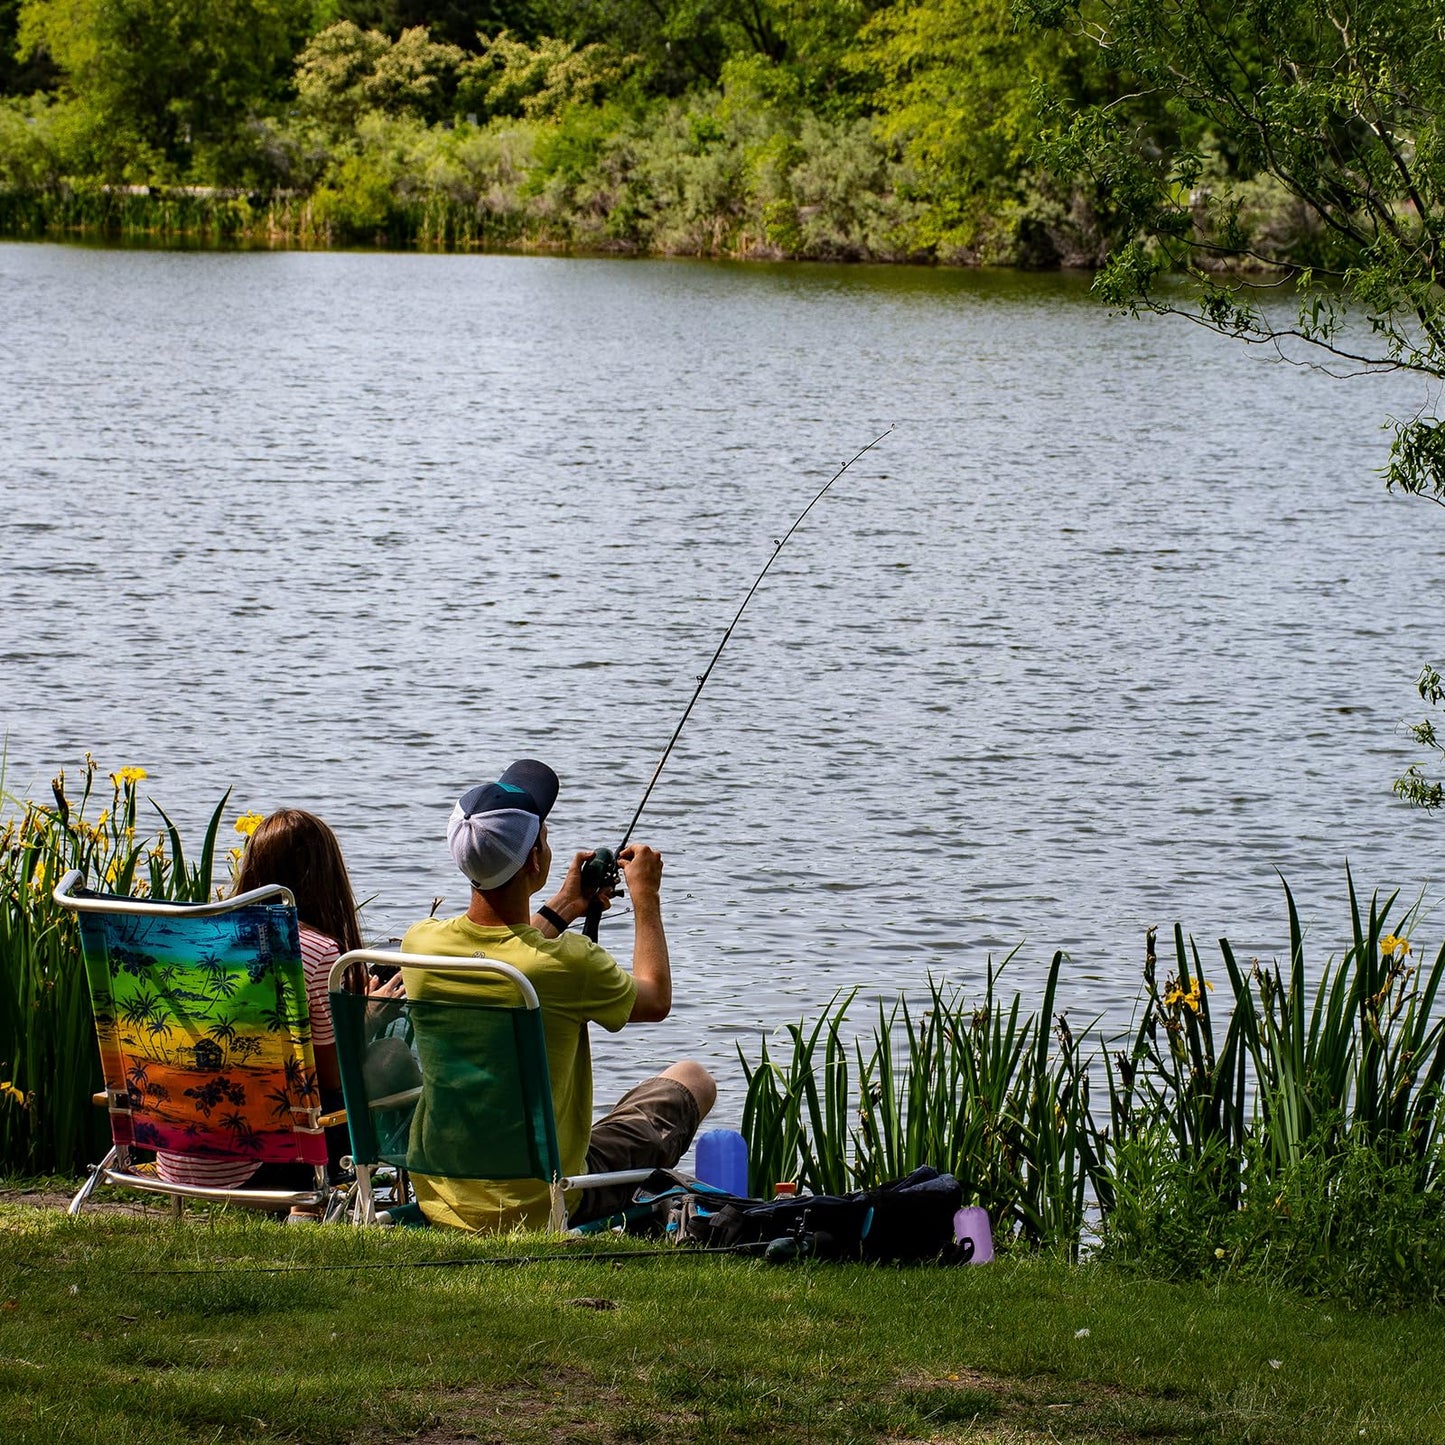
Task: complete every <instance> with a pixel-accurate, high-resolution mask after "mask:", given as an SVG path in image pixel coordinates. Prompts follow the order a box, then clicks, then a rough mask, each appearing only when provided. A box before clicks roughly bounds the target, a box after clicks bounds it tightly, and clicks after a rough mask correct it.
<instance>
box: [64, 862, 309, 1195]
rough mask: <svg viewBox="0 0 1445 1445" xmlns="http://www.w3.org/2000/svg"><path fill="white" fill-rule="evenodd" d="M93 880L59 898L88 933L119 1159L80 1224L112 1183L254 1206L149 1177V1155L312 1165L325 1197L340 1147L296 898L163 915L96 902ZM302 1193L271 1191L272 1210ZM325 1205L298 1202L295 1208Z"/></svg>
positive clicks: (161, 906) (106, 898)
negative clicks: (328, 1171)
mask: <svg viewBox="0 0 1445 1445" xmlns="http://www.w3.org/2000/svg"><path fill="white" fill-rule="evenodd" d="M80 881H81V875H80V874H79V873H78V872H77V873H72V874H69V875H67V877H66V878H65V879H64V880H62V882H61V884H60V886H59V887H58V888H57V889H56V893H55V897H56V901H57V902H59V903H60V904H61V905H62V906H63V907H65V908H67V909H69V910H70V911H71V912H73V913H75V914H76V916H77V921H78V923H79V928H80V939H81V951H82V954H83V956H84V961H85V972H86V979H87V982H88V983H89V986H90V996H91V1004H92V1007H93V1011H94V1015H95V1029H96V1038H97V1042H98V1043H99V1046H100V1057H101V1069H102V1074H103V1077H104V1081H105V1098H106V1104H107V1108H108V1112H109V1116H110V1129H111V1140H112V1145H113V1147H112V1149H111V1152H110V1154H109V1155H108V1156H107V1158H106V1160H105V1161H104V1162H103V1163H102V1164H101V1165H98V1166H96V1169H95V1170H94V1171H92V1176H91V1178H90V1180H89V1181H88V1182H87V1186H86V1188H85V1189H83V1190H82V1191H81V1193H80V1194H79V1195H77V1196H76V1199H75V1200H74V1201H73V1202H72V1205H71V1212H72V1213H76V1212H78V1210H79V1209H80V1207H81V1206H82V1205H83V1204H84V1202H85V1200H86V1199H87V1198H88V1197H89V1195H90V1193H91V1191H92V1190H93V1189H94V1187H95V1186H96V1185H97V1184H98V1183H102V1182H108V1183H124V1184H126V1185H127V1186H128V1187H133V1188H150V1189H156V1190H159V1191H161V1192H166V1193H171V1194H175V1195H181V1194H185V1195H191V1196H201V1197H226V1198H233V1199H234V1198H242V1197H244V1196H245V1193H246V1192H245V1191H244V1190H241V1191H235V1190H231V1191H219V1190H208V1189H206V1188H204V1187H201V1186H188V1187H186V1188H185V1189H181V1188H180V1187H179V1186H170V1185H167V1184H165V1183H164V1182H162V1181H159V1180H157V1179H154V1178H151V1177H148V1176H146V1175H144V1174H140V1175H136V1174H135V1173H134V1165H135V1163H136V1162H137V1161H135V1160H134V1159H133V1158H132V1157H131V1156H132V1153H133V1151H135V1150H137V1149H141V1150H162V1151H165V1152H167V1153H171V1154H178V1155H187V1156H194V1157H198V1158H199V1157H204V1158H206V1159H209V1160H215V1159H220V1160H227V1161H247V1162H252V1163H255V1164H257V1165H259V1164H264V1163H278V1164H306V1165H311V1166H313V1167H314V1168H319V1169H320V1170H321V1173H320V1174H319V1175H318V1176H317V1184H316V1189H317V1190H319V1189H321V1188H323V1187H324V1183H325V1165H326V1139H325V1135H324V1133H323V1130H322V1128H321V1124H320V1103H321V1100H320V1092H319V1089H318V1086H317V1080H316V1060H315V1056H314V1054H313V1051H312V1047H311V1027H310V1020H309V1017H308V1013H307V1006H306V983H305V977H304V974H303V969H302V961H301V940H300V933H299V929H298V925H297V920H296V909H295V906H294V905H293V904H292V902H291V900H290V895H289V894H288V893H286V891H285V890H284V889H258V890H256V891H255V892H254V893H252V894H248V895H245V896H243V897H242V898H239V899H233V900H228V901H226V902H222V903H209V904H194V905H192V904H174V903H152V902H150V901H149V900H145V899H135V898H119V897H114V896H112V895H109V894H103V893H91V892H87V891H85V890H84V889H81V888H79V887H78V886H77V885H78V884H79V883H80ZM122 1176H125V1177H122ZM293 1193H294V1192H283V1193H282V1194H278V1195H276V1197H275V1198H274V1199H273V1197H272V1193H271V1192H267V1194H266V1198H265V1202H267V1203H271V1202H275V1203H277V1204H278V1205H279V1204H280V1203H282V1202H285V1201H286V1200H289V1199H292V1198H293ZM283 1196H284V1197H283ZM314 1196H315V1191H302V1192H301V1193H295V1194H294V1202H301V1201H302V1200H303V1199H304V1200H306V1202H315V1197H314ZM254 1202H262V1201H261V1200H259V1199H258V1200H256V1201H254Z"/></svg>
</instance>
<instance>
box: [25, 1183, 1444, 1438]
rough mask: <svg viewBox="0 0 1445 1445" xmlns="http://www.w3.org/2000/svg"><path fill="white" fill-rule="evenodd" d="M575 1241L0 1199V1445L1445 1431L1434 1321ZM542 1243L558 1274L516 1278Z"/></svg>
mask: <svg viewBox="0 0 1445 1445" xmlns="http://www.w3.org/2000/svg"><path fill="white" fill-rule="evenodd" d="M595 1248H596V1246H584V1247H582V1248H578V1247H577V1246H561V1245H557V1244H553V1243H549V1242H545V1241H539V1240H538V1239H536V1238H535V1237H534V1238H532V1239H530V1240H521V1241H517V1240H503V1241H498V1240H475V1239H470V1238H467V1237H465V1236H460V1235H454V1234H442V1233H438V1232H433V1231H404V1232H391V1231H361V1230H352V1229H345V1228H337V1229H305V1230H300V1229H282V1228H279V1227H277V1226H275V1225H269V1224H266V1223H263V1222H257V1221H251V1220H246V1219H243V1218H237V1217H235V1215H233V1214H228V1213H225V1212H218V1213H213V1214H211V1215H209V1216H193V1217H191V1218H188V1219H187V1220H186V1221H183V1222H182V1223H180V1224H173V1223H171V1222H170V1221H169V1220H166V1219H158V1218H146V1219H133V1218H122V1217H115V1216H111V1217H104V1216H90V1217H84V1218H82V1219H80V1220H74V1221H72V1220H67V1219H65V1218H64V1217H63V1216H60V1215H58V1214H57V1213H55V1212H53V1211H44V1210H35V1209H27V1208H24V1207H21V1206H18V1205H15V1204H12V1203H6V1202H5V1201H4V1198H3V1196H0V1279H3V1280H4V1281H5V1283H4V1285H3V1287H0V1294H3V1296H4V1297H3V1299H0V1391H3V1397H4V1398H3V1409H4V1410H5V1418H6V1419H7V1421H8V1426H9V1428H8V1432H7V1438H8V1439H9V1440H11V1441H12V1442H14V1445H30V1442H39V1441H42V1440H43V1441H46V1442H51V1441H56V1440H60V1439H98V1438H102V1437H104V1438H112V1439H116V1440H125V1441H127V1442H130V1445H172V1442H191V1441H200V1440H234V1441H251V1440H263V1439H276V1438H282V1439H289V1440H296V1441H336V1440H347V1441H372V1440H380V1439H397V1438H420V1439H425V1440H428V1441H432V1442H441V1441H456V1440H463V1439H466V1440H473V1439H474V1440H481V1441H503V1440H505V1441H513V1440H537V1441H542V1440H545V1441H566V1440H577V1441H582V1440H587V1441H609V1442H610V1441H625V1440H638V1439H644V1438H662V1439H667V1440H670V1441H680V1442H687V1441H699V1442H701V1441H733V1440H737V1441H741V1440H754V1439H763V1438H778V1439H787V1440H810V1441H820V1442H821V1441H862V1440H893V1441H900V1440H920V1441H921V1440H931V1441H941V1440H956V1441H974V1442H998V1445H1003V1442H1023V1441H1042V1440H1046V1439H1047V1440H1071V1441H1111V1442H1112V1441H1118V1442H1125V1441H1139V1440H1142V1439H1166V1440H1188V1441H1212V1442H1232V1441H1240V1442H1243V1441H1255V1442H1265V1441H1272V1442H1280V1445H1289V1442H1300V1445H1304V1442H1306V1441H1308V1442H1311V1445H1314V1442H1321V1445H1330V1442H1344V1441H1346V1440H1349V1441H1358V1440H1359V1439H1360V1438H1362V1437H1363V1438H1365V1439H1367V1440H1370V1441H1397V1442H1402V1445H1403V1442H1411V1445H1428V1442H1432V1441H1439V1440H1445V1420H1442V1415H1441V1405H1440V1398H1441V1397H1440V1388H1439V1384H1438V1381H1439V1379H1440V1377H1441V1373H1442V1371H1441V1366H1442V1364H1445V1317H1441V1316H1440V1315H1438V1314H1437V1315H1430V1314H1421V1315H1409V1316H1406V1317H1400V1316H1396V1317H1393V1318H1389V1317H1382V1316H1378V1315H1372V1314H1359V1313H1352V1312H1350V1311H1348V1310H1346V1309H1343V1308H1341V1307H1338V1306H1325V1305H1317V1304H1312V1303H1309V1302H1307V1301H1303V1300H1300V1299H1298V1298H1294V1297H1290V1296H1282V1295H1277V1294H1273V1293H1271V1292H1269V1291H1265V1290H1262V1289H1259V1288H1256V1287H1250V1286H1245V1285H1239V1284H1233V1283H1231V1282H1229V1281H1227V1280H1225V1281H1222V1282H1218V1283H1215V1284H1188V1285H1184V1284H1172V1285H1171V1284H1161V1283H1158V1282H1153V1281H1146V1280H1143V1279H1140V1278H1138V1277H1137V1276H1134V1275H1131V1274H1128V1273H1125V1272H1121V1271H1119V1270H1116V1269H1110V1268H1108V1267H1105V1266H1102V1265H1074V1266H1071V1265H1067V1264H1065V1263H1062V1262H1060V1261H1058V1260H1057V1259H1053V1258H1050V1257H1047V1256H1033V1257H1029V1258H1018V1259H1007V1260H1004V1261H1002V1262H1000V1263H997V1264H995V1265H991V1266H988V1267H984V1268H973V1269H968V1268H965V1269H943V1268H936V1269H929V1268H915V1269H883V1268H867V1267H861V1266H802V1267H784V1268H776V1267H769V1266H766V1265H763V1264H760V1263H758V1262H754V1261H742V1260H737V1259H730V1258H714V1257H709V1256H705V1255H697V1254H689V1253H688V1252H686V1251H673V1250H669V1251H667V1252H665V1253H663V1254H661V1255H659V1254H657V1253H650V1252H649V1253H642V1252H635V1251H641V1250H643V1249H645V1248H646V1246H643V1245H641V1244H637V1245H629V1244H628V1243H627V1242H626V1241H623V1242H620V1243H618V1242H608V1243H605V1244H603V1245H602V1246H601V1248H602V1249H603V1250H604V1251H606V1252H607V1253H608V1254H609V1255H610V1256H614V1257H612V1258H607V1259H600V1260H589V1259H587V1258H586V1255H587V1254H588V1253H590V1252H593V1250H594V1249H595ZM543 1254H546V1255H553V1256H555V1255H563V1256H565V1257H564V1258H562V1259H560V1260H558V1259H548V1260H545V1261H540V1262H532V1263H525V1262H522V1260H523V1259H524V1258H526V1257H529V1256H533V1257H534V1256H538V1255H543ZM616 1256H621V1257H620V1258H619V1257H616ZM499 1260H500V1261H504V1262H505V1263H506V1264H510V1265H511V1267H505V1265H499V1264H498V1263H495V1262H489V1261H499Z"/></svg>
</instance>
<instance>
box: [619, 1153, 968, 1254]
mask: <svg viewBox="0 0 1445 1445" xmlns="http://www.w3.org/2000/svg"><path fill="white" fill-rule="evenodd" d="M659 1182H661V1181H659ZM962 1202H963V1186H962V1185H961V1184H960V1183H959V1182H958V1180H957V1179H955V1178H954V1177H953V1175H951V1174H940V1173H939V1172H938V1171H937V1170H936V1169H932V1168H929V1167H928V1166H927V1165H924V1166H923V1167H922V1168H919V1169H915V1170H914V1171H913V1173H912V1174H910V1175H908V1176H907V1177H906V1178H904V1179H895V1180H890V1181H889V1182H888V1183H887V1184H880V1185H878V1186H877V1187H875V1188H873V1189H860V1190H857V1191H855V1192H854V1193H852V1194H805V1195H799V1196H796V1197H793V1198H788V1199H775V1200H773V1201H771V1202H770V1203H767V1202H764V1201H763V1200H760V1199H743V1198H740V1197H738V1196H737V1195H733V1194H723V1193H720V1192H719V1191H717V1190H714V1189H711V1188H709V1187H708V1186H707V1185H705V1184H704V1185H699V1184H694V1183H692V1182H690V1181H684V1180H679V1179H676V1178H675V1177H674V1182H673V1184H672V1185H671V1187H669V1188H665V1189H663V1190H661V1191H659V1192H657V1193H655V1194H644V1193H641V1192H640V1193H639V1195H638V1203H639V1204H642V1203H646V1204H650V1205H651V1207H652V1210H653V1219H654V1222H655V1224H656V1225H657V1226H658V1227H660V1228H661V1229H662V1230H663V1231H664V1232H665V1233H666V1234H667V1235H669V1236H670V1237H671V1238H673V1239H674V1240H676V1241H677V1242H678V1243H680V1244H696V1245H701V1246H702V1247H703V1248H705V1249H726V1250H732V1251H735V1252H737V1253H740V1254H761V1255H763V1256H764V1257H766V1258H768V1259H770V1260H773V1261H775V1262H781V1261H783V1260H788V1259H797V1258H807V1257H811V1258H816V1259H857V1260H877V1261H888V1262H892V1263H915V1262H919V1261H923V1260H940V1261H942V1262H945V1263H950V1264H965V1263H967V1262H968V1260H969V1259H970V1258H971V1257H972V1255H973V1241H972V1240H970V1239H964V1240H962V1241H961V1242H960V1241H955V1239H954V1227H953V1217H954V1214H955V1213H956V1212H957V1210H958V1208H959V1205H960V1204H961V1203H962Z"/></svg>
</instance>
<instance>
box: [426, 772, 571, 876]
mask: <svg viewBox="0 0 1445 1445" xmlns="http://www.w3.org/2000/svg"><path fill="white" fill-rule="evenodd" d="M557 787H558V784H557V774H556V773H554V772H553V771H552V769H551V768H549V767H548V766H547V764H546V763H539V762H537V761H536V759H534V758H522V759H520V760H519V761H518V762H515V763H513V764H512V766H511V767H510V768H508V769H507V771H506V772H505V773H503V774H502V776H501V777H500V778H498V779H497V781H496V782H495V783H482V784H481V785H480V786H478V787H475V788H472V789H470V790H469V791H467V792H465V793H463V794H462V796H461V797H460V798H458V799H457V802H456V804H455V806H454V807H453V808H452V815H451V817H450V819H448V821H447V846H448V847H449V848H450V849H451V850H452V858H453V860H454V861H455V863H456V865H457V867H458V868H460V869H461V870H462V872H463V873H464V874H465V875H466V876H467V877H468V878H469V879H470V880H471V882H472V885H473V887H476V888H482V889H486V888H500V887H501V886H502V884H503V883H505V882H506V881H507V880H508V879H509V878H510V877H512V875H513V874H514V873H516V871H517V870H518V869H519V868H520V867H521V866H522V864H524V863H525V862H526V861H527V854H528V853H530V852H531V851H532V847H533V845H534V844H535V843H536V841H537V837H538V835H539V834H540V833H541V831H542V819H543V818H545V817H546V816H547V814H548V813H550V812H551V811H552V804H553V803H555V802H556V801H557Z"/></svg>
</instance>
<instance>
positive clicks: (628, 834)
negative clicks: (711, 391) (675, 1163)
mask: <svg viewBox="0 0 1445 1445" xmlns="http://www.w3.org/2000/svg"><path fill="white" fill-rule="evenodd" d="M892 430H893V428H892V427H891V426H890V427H888V428H886V429H885V430H884V431H882V432H880V433H879V434H878V435H877V436H876V437H874V438H873V440H872V441H871V442H869V443H868V445H867V446H866V447H864V448H863V449H862V450H861V451H859V452H857V453H856V454H855V455H853V456H851V457H849V458H848V460H847V461H846V462H844V463H843V465H842V466H841V467H839V468H838V470H837V471H836V472H834V473H833V475H832V476H831V477H829V478H828V480H827V482H825V483H824V484H823V486H821V487H820V488H819V489H818V491H817V492H816V493H815V494H814V496H813V499H812V501H810V502H809V503H808V505H807V506H806V507H804V508H803V510H802V511H801V512H799V513H798V515H797V516H796V517H795V518H794V519H793V524H792V526H791V527H789V528H788V530H787V531H786V532H784V533H783V535H782V536H781V537H780V538H779V539H778V540H777V541H776V542H774V543H773V550H772V552H771V553H770V554H769V556H768V560H767V561H766V562H765V563H764V564H763V568H762V571H760V572H759V573H758V575H757V576H756V577H755V578H754V579H753V585H752V586H751V587H749V588H748V591H747V595H746V596H745V597H744V598H743V600H742V603H741V605H740V606H739V607H738V610H737V612H736V613H735V614H734V615H733V620H732V621H731V622H730V623H728V626H727V631H726V632H724V633H723V635H722V640H721V641H720V642H719V643H718V645H717V650H716V651H715V652H714V653H713V655H712V659H711V661H709V663H708V665H707V666H706V667H705V668H704V669H703V671H702V673H701V675H700V676H699V677H698V680H697V686H696V687H695V688H694V689H693V692H692V696H691V697H690V698H689V699H688V703H687V706H686V707H685V708H683V710H682V716H681V717H680V718H679V719H678V720H677V726H676V727H675V728H674V729H673V730H672V736H671V737H670V738H669V739H668V740H667V746H666V747H665V748H663V750H662V756H661V757H660V758H659V759H658V760H657V766H656V767H655V768H654V769H653V770H652V777H651V778H649V779H648V783H647V786H646V788H644V789H643V791H642V799H641V801H640V802H639V803H638V805H637V808H636V811H635V812H634V813H633V814H632V821H631V822H630V823H628V825H627V830H626V831H625V832H624V833H623V835H622V841H621V842H620V843H619V844H618V845H617V847H616V848H598V849H596V850H595V851H594V852H593V854H592V856H591V857H590V858H589V859H588V860H587V861H586V863H584V864H583V866H582V886H583V889H584V890H585V892H586V894H587V896H588V898H589V900H590V901H589V903H588V905H587V914H586V917H585V918H584V919H583V922H582V932H583V933H584V934H585V935H586V936H587V937H588V938H590V939H592V941H593V942H594V943H595V942H596V940H597V932H598V926H599V924H600V923H601V921H602V912H603V909H604V907H605V906H606V904H605V903H604V895H607V896H608V897H610V896H611V894H612V893H614V892H615V891H616V890H617V889H618V888H619V887H620V885H621V881H622V872H621V868H620V867H619V864H618V855H619V854H620V853H621V852H622V851H623V849H625V848H626V847H627V845H628V843H629V842H630V841H631V839H632V830H633V829H634V828H636V827H637V820H638V819H639V818H641V817H642V810H643V809H644V808H646V807H647V800H648V799H649V798H650V797H651V796H652V790H653V788H654V787H656V785H657V780H658V778H659V777H660V776H661V775H662V770H663V768H664V767H665V766H666V765H667V760H668V758H669V757H670V756H671V755H672V750H673V748H674V747H675V746H676V745H677V740H678V738H679V737H681V736H682V730H683V728H684V727H685V726H686V725H687V720H688V718H689V717H690V716H691V715H692V710H693V708H694V706H695V705H696V703H697V700H698V698H699V697H700V696H701V695H702V690H703V688H704V687H705V686H706V685H707V680H708V678H709V677H711V676H712V671H713V668H715V667H716V666H717V663H718V659H719V658H720V657H721V656H722V654H723V649H724V648H725V647H726V646H727V645H728V639H729V638H730V637H731V636H732V635H733V629H734V628H735V627H736V626H737V625H738V622H739V621H740V620H741V619H742V615H743V613H744V612H745V611H746V610H747V605H748V603H749V602H751V601H752V600H753V594H754V593H755V592H756V591H757V590H758V588H759V587H761V586H762V582H763V578H764V577H766V576H767V575H768V569H769V568H771V567H772V565H773V563H774V562H776V561H777V560H778V554H779V553H780V552H781V551H782V550H783V548H784V547H785V546H786V545H787V542H788V539H789V538H790V537H791V536H792V535H793V533H794V532H796V531H797V530H798V528H799V527H800V526H802V524H803V521H804V519H805V518H806V517H807V515H808V513H809V512H811V511H812V510H813V508H814V507H816V506H817V505H818V503H819V502H820V501H822V499H823V497H824V495H825V494H826V493H827V491H828V489H829V488H830V487H831V486H832V485H833V483H834V482H836V481H837V480H838V479H839V477H841V476H842V475H843V473H844V472H846V471H847V470H848V468H849V467H851V466H852V465H853V463H854V462H856V461H857V460H858V459H859V458H860V457H863V456H866V455H867V454H868V453H869V452H871V451H872V450H873V448H874V447H876V446H877V445H878V444H879V442H881V441H882V440H883V439H884V437H886V436H887V435H888V433H889V432H891V431H892Z"/></svg>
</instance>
